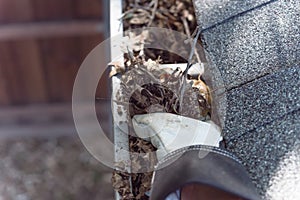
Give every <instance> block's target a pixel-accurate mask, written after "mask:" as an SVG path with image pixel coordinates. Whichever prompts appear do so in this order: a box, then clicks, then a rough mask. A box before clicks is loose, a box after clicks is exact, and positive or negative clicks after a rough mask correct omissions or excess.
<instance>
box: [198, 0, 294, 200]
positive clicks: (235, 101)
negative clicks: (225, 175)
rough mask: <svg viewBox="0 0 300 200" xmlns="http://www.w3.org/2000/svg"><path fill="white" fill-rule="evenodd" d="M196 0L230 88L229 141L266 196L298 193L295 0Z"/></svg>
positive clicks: (210, 53) (211, 56)
mask: <svg viewBox="0 0 300 200" xmlns="http://www.w3.org/2000/svg"><path fill="white" fill-rule="evenodd" d="M194 4H195V8H196V15H197V18H198V23H199V24H200V26H201V27H202V30H203V32H202V40H203V43H204V47H205V50H206V55H207V58H208V61H209V64H210V67H211V68H216V69H218V70H219V72H220V74H221V77H222V79H223V80H222V81H223V82H224V85H225V88H226V91H227V92H226V96H227V113H226V121H225V128H224V130H223V131H224V133H225V135H226V136H225V138H226V139H227V141H228V149H229V150H231V151H232V152H234V153H235V154H236V155H237V156H239V157H240V158H241V159H242V160H243V162H244V164H245V166H246V168H247V169H248V171H249V172H250V176H251V177H252V179H253V181H254V183H255V184H256V186H257V187H258V189H259V192H260V193H261V194H262V195H263V196H264V197H265V198H266V199H297V198H298V199H300V192H299V191H300V173H299V167H300V156H299V155H300V90H299V88H300V67H299V66H300V1H298V0H290V1H287V0H268V1H267V0H248V1H236V0H194ZM220 82H221V80H220ZM287 169H288V170H287ZM297 190H298V191H297Z"/></svg>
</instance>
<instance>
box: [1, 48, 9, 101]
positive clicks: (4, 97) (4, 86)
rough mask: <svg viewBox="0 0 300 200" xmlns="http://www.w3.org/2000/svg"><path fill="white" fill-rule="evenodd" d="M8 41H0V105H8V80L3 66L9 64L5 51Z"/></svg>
mask: <svg viewBox="0 0 300 200" xmlns="http://www.w3.org/2000/svg"><path fill="white" fill-rule="evenodd" d="M8 46H9V44H8V42H0V105H1V106H3V105H8V104H9V103H10V97H9V93H8V86H9V84H10V82H9V81H10V80H9V79H8V77H7V74H6V71H5V68H6V67H7V65H9V54H8V52H7V48H8Z"/></svg>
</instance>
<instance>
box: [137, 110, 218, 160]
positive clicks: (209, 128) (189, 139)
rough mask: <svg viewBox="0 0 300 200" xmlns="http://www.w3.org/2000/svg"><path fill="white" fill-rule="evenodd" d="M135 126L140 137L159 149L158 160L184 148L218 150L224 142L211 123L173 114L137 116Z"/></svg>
mask: <svg viewBox="0 0 300 200" xmlns="http://www.w3.org/2000/svg"><path fill="white" fill-rule="evenodd" d="M132 123H133V128H134V131H135V133H136V134H137V136H138V137H140V138H143V139H146V140H150V141H151V143H152V144H153V145H154V146H155V147H156V148H157V151H156V155H157V158H158V160H160V159H161V158H163V157H164V156H165V155H166V154H167V153H170V152H172V151H175V150H177V149H180V148H182V147H187V146H191V145H209V146H215V147H219V142H220V141H222V136H221V131H220V129H219V127H218V126H217V125H215V124H214V123H213V122H212V121H208V122H203V121H200V120H196V119H192V118H189V117H183V116H180V115H175V114H171V113H151V114H144V115H135V116H134V117H133V119H132Z"/></svg>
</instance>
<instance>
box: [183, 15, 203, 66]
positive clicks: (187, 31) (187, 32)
mask: <svg viewBox="0 0 300 200" xmlns="http://www.w3.org/2000/svg"><path fill="white" fill-rule="evenodd" d="M181 21H182V22H183V26H184V29H185V33H186V34H187V36H188V40H189V43H190V45H191V48H192V47H193V42H192V39H191V32H190V29H189V25H188V23H187V21H186V19H185V17H181ZM195 55H196V58H197V61H198V63H201V60H200V56H199V54H198V52H197V47H195Z"/></svg>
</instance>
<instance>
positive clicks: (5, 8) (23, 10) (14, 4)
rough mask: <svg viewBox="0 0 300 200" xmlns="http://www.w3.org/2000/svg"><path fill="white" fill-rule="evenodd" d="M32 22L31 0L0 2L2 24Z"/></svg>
mask: <svg viewBox="0 0 300 200" xmlns="http://www.w3.org/2000/svg"><path fill="white" fill-rule="evenodd" d="M31 20H32V16H31V4H30V0H21V1H20V0H3V1H0V23H11V22H29V21H31Z"/></svg>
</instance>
